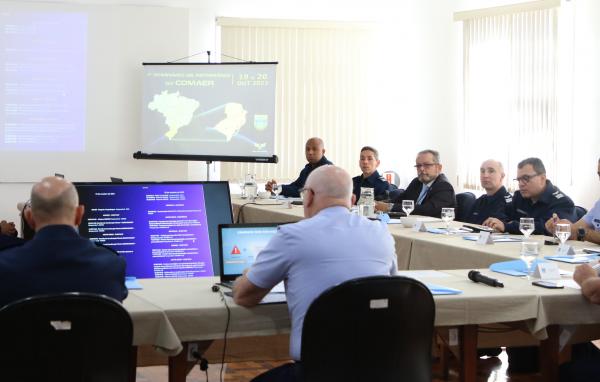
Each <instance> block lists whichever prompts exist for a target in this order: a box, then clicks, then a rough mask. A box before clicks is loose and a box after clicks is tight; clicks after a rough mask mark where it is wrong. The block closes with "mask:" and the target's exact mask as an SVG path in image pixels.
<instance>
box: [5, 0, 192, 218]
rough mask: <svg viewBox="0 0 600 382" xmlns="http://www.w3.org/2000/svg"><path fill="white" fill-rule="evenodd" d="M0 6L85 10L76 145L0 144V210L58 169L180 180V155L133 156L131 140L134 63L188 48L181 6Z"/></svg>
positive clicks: (137, 73) (11, 210)
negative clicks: (34, 148)
mask: <svg viewBox="0 0 600 382" xmlns="http://www.w3.org/2000/svg"><path fill="white" fill-rule="evenodd" d="M0 9H2V11H34V12H82V13H85V14H87V15H88V26H89V27H88V29H89V30H88V42H87V51H88V52H87V84H86V86H87V102H86V109H87V110H86V111H87V121H86V148H85V151H84V152H73V153H56V152H51V148H49V151H47V152H21V153H18V152H0V162H1V163H4V165H3V166H2V169H1V170H0V195H2V201H1V202H0V218H1V219H7V220H16V218H17V211H16V208H15V204H16V202H17V201H22V200H27V199H28V194H29V190H30V188H31V184H32V182H33V181H37V180H39V179H40V178H41V177H43V176H46V175H51V174H54V173H55V172H59V173H62V174H65V175H66V176H67V178H69V179H70V180H72V181H108V180H109V176H116V177H122V178H125V179H126V180H185V179H187V177H188V166H187V162H167V161H155V160H152V161H151V160H146V161H141V160H134V159H133V158H132V154H133V152H135V151H137V150H139V149H140V147H139V127H140V107H141V80H142V77H141V63H142V62H144V61H166V60H170V59H173V58H176V57H182V56H185V55H187V53H188V46H189V41H188V11H187V10H186V9H177V8H165V9H162V8H157V7H142V6H95V5H61V4H48V3H25V4H23V3H21V2H19V3H16V2H0Z"/></svg>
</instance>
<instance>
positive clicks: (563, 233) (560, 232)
mask: <svg viewBox="0 0 600 382" xmlns="http://www.w3.org/2000/svg"><path fill="white" fill-rule="evenodd" d="M554 235H555V236H556V237H558V240H560V246H561V247H564V245H565V242H566V241H567V240H569V237H571V224H568V223H559V224H557V225H556V228H555V230H554Z"/></svg>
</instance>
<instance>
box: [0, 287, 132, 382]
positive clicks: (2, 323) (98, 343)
mask: <svg viewBox="0 0 600 382" xmlns="http://www.w3.org/2000/svg"><path fill="white" fill-rule="evenodd" d="M132 338H133V324H132V322H131V317H130V316H129V313H128V312H127V310H125V308H124V307H123V306H122V305H121V304H120V303H119V302H118V301H117V300H114V299H112V298H110V297H107V296H103V295H95V294H88V293H63V294H56V295H44V296H35V297H30V298H26V299H23V300H19V301H16V302H13V303H11V304H8V305H6V306H5V307H3V308H2V309H0V349H1V350H0V380H2V381H19V382H30V381H36V382H40V381H60V382H71V381H73V382H74V381H77V382H83V381H85V382H109V381H110V382H120V381H123V382H125V381H128V378H129V372H130V365H131V361H132V347H131V346H132Z"/></svg>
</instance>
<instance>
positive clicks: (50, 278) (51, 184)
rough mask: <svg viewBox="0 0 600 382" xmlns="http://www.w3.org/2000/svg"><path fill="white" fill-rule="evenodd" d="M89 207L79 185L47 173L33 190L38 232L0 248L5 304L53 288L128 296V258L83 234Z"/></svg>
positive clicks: (31, 218) (0, 293)
mask: <svg viewBox="0 0 600 382" xmlns="http://www.w3.org/2000/svg"><path fill="white" fill-rule="evenodd" d="M83 213H84V207H83V206H82V205H79V198H78V195H77V191H76V190H75V187H73V185H72V184H71V183H69V182H67V181H65V180H64V179H61V178H57V177H47V178H44V179H42V181H41V182H39V183H36V184H35V185H34V186H33V188H32V190H31V208H30V209H27V210H26V211H25V218H26V219H27V222H28V223H29V224H30V225H31V226H32V227H33V228H34V229H35V231H36V234H35V236H34V238H33V239H32V240H30V241H28V242H26V243H25V244H24V245H22V246H19V247H14V248H10V249H6V250H3V251H0V306H4V305H6V304H8V303H10V302H12V301H16V300H19V299H22V298H25V297H31V296H35V295H42V294H49V293H63V292H88V293H99V294H105V295H107V296H110V297H113V298H115V299H117V300H119V301H122V300H123V299H125V297H127V288H126V287H125V260H124V259H123V258H122V257H119V256H118V255H117V254H116V253H114V252H112V251H110V250H108V249H106V248H103V247H98V246H96V245H95V244H94V243H92V242H91V241H89V240H88V239H85V238H83V237H81V236H79V233H78V232H77V226H78V225H79V223H80V222H81V219H82V217H83Z"/></svg>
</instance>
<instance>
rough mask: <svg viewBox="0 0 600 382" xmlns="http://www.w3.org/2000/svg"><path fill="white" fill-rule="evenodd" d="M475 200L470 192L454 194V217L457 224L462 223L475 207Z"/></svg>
mask: <svg viewBox="0 0 600 382" xmlns="http://www.w3.org/2000/svg"><path fill="white" fill-rule="evenodd" d="M476 200H477V198H476V197H475V195H474V194H473V193H472V192H461V193H460V194H456V217H455V219H456V220H457V221H459V222H464V221H465V219H466V218H467V217H468V216H469V213H470V212H471V210H472V209H473V205H475V201H476Z"/></svg>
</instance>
